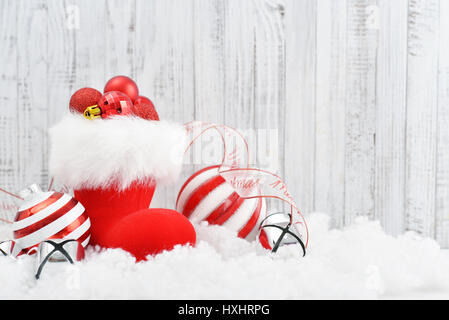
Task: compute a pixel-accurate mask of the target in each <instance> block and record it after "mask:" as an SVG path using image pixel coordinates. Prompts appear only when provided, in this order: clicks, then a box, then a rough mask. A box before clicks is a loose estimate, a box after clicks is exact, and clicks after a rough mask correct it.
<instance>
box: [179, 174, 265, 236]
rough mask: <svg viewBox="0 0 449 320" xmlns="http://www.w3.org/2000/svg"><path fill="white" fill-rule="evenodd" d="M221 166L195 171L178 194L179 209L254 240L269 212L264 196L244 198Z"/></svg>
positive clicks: (192, 218) (199, 219) (196, 219)
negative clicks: (229, 181)
mask: <svg viewBox="0 0 449 320" xmlns="http://www.w3.org/2000/svg"><path fill="white" fill-rule="evenodd" d="M219 168H220V166H212V167H208V168H204V169H202V170H200V171H198V172H196V173H195V174H194V175H192V176H191V177H190V178H189V179H188V180H187V181H186V182H185V183H184V185H183V186H182V188H181V191H180V192H179V194H178V200H177V202H176V209H177V211H178V212H181V213H182V214H183V215H185V216H186V217H187V218H189V220H190V221H192V222H194V223H197V222H200V221H207V222H208V223H209V224H215V225H222V226H224V227H227V228H229V229H231V230H233V231H236V232H237V233H238V236H239V237H240V238H244V239H247V240H254V239H255V238H256V236H257V233H258V229H259V224H260V222H261V221H262V219H264V218H265V216H266V213H267V206H266V201H265V199H264V198H252V199H244V198H242V197H240V196H239V195H238V194H237V192H236V190H235V188H234V187H233V186H232V185H231V184H230V183H228V182H227V181H226V180H225V179H224V178H223V177H222V176H221V175H220V174H219V172H218V170H219Z"/></svg>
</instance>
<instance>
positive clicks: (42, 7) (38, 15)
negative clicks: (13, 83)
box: [17, 0, 50, 188]
mask: <svg viewBox="0 0 449 320" xmlns="http://www.w3.org/2000/svg"><path fill="white" fill-rule="evenodd" d="M17 5H18V9H17V25H18V26H20V30H18V33H17V52H18V56H17V66H18V68H17V92H18V111H19V112H18V117H17V136H18V148H19V157H18V163H19V167H18V175H19V178H18V182H19V188H24V187H26V186H27V185H30V184H32V183H40V184H41V185H43V186H46V185H47V183H48V180H49V177H48V161H47V160H48V159H47V156H48V152H47V151H48V150H47V130H46V129H47V127H48V117H49V111H50V108H49V100H48V93H49V84H48V67H49V60H48V48H49V39H48V23H47V22H48V19H49V16H48V4H47V2H46V1H39V0H33V1H18V2H17Z"/></svg>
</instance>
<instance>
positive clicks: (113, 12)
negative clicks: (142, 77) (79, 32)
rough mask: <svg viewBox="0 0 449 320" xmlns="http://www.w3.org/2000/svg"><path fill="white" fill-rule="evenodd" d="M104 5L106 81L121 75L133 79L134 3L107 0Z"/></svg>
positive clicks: (131, 0) (129, 0)
mask: <svg viewBox="0 0 449 320" xmlns="http://www.w3.org/2000/svg"><path fill="white" fill-rule="evenodd" d="M105 4H106V5H105V11H106V16H105V20H104V23H105V29H104V37H105V41H106V42H105V52H104V60H105V73H106V79H109V78H111V77H113V76H116V75H121V74H123V75H126V76H129V77H131V78H133V77H134V75H135V68H134V46H135V40H134V38H135V30H136V2H135V0H127V1H120V0H108V1H106V2H105ZM99 27H100V28H101V26H99Z"/></svg>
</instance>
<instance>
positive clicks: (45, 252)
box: [36, 239, 84, 279]
mask: <svg viewBox="0 0 449 320" xmlns="http://www.w3.org/2000/svg"><path fill="white" fill-rule="evenodd" d="M82 259H84V247H83V246H82V245H81V243H79V242H78V241H77V240H74V239H70V240H59V239H51V240H45V241H43V242H41V243H40V244H39V247H38V249H37V266H36V279H39V277H40V275H41V273H42V270H43V268H44V266H45V264H46V263H47V262H70V263H71V264H74V263H75V262H77V261H81V260H82Z"/></svg>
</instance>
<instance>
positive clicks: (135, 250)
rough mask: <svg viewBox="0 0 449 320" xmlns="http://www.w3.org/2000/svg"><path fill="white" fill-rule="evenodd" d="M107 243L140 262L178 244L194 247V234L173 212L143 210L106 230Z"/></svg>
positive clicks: (179, 216)
mask: <svg viewBox="0 0 449 320" xmlns="http://www.w3.org/2000/svg"><path fill="white" fill-rule="evenodd" d="M108 242H109V243H110V244H111V246H112V247H113V248H122V249H124V250H126V251H128V252H130V253H131V254H132V255H133V256H134V257H136V260H137V261H141V260H146V256H148V255H155V254H158V253H160V252H162V251H164V250H171V249H173V247H174V246H176V245H178V244H180V245H195V242H196V233H195V229H194V227H193V225H192V224H191V223H190V221H189V220H188V219H187V218H186V217H184V216H183V215H182V214H180V213H179V212H177V211H174V210H170V209H144V210H140V211H137V212H135V213H133V214H130V215H128V216H126V217H125V218H123V219H122V220H120V222H119V223H118V224H117V225H116V226H115V227H114V228H112V229H111V230H110V233H109V239H108Z"/></svg>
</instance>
